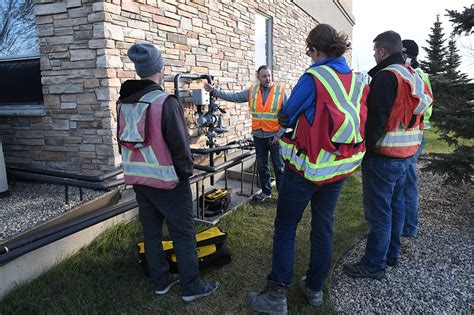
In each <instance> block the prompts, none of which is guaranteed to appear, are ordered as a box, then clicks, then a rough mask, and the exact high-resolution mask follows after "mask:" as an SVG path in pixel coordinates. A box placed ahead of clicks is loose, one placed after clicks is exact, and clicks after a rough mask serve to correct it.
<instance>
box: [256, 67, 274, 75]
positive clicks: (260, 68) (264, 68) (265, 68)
mask: <svg viewBox="0 0 474 315" xmlns="http://www.w3.org/2000/svg"><path fill="white" fill-rule="evenodd" d="M260 70H270V71H271V69H270V68H269V67H268V66H267V65H261V66H260V67H258V69H257V75H258V74H259V73H260Z"/></svg>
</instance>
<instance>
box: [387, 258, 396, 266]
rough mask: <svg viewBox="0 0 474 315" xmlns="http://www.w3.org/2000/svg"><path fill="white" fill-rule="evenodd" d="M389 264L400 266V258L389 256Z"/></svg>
mask: <svg viewBox="0 0 474 315" xmlns="http://www.w3.org/2000/svg"><path fill="white" fill-rule="evenodd" d="M387 266H390V267H396V266H398V258H393V257H387Z"/></svg>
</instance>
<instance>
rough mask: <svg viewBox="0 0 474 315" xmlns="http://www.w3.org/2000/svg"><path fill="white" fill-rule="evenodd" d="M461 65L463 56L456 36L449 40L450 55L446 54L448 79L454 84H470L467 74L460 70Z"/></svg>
mask: <svg viewBox="0 0 474 315" xmlns="http://www.w3.org/2000/svg"><path fill="white" fill-rule="evenodd" d="M460 65H461V56H460V55H459V49H458V47H457V45H456V40H455V39H454V36H452V37H451V38H450V39H449V42H448V53H447V54H446V78H447V79H448V80H450V81H451V83H452V84H463V83H469V79H468V77H467V74H465V73H462V72H461V71H460V70H458V68H459V66H460Z"/></svg>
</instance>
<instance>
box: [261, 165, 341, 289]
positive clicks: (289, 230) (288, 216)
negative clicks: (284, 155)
mask: <svg viewBox="0 0 474 315" xmlns="http://www.w3.org/2000/svg"><path fill="white" fill-rule="evenodd" d="M343 182H344V180H339V181H337V182H334V183H330V184H326V185H315V184H313V183H311V182H309V181H307V180H306V179H305V178H304V177H302V176H301V175H299V174H298V173H296V172H295V171H293V170H292V169H290V168H289V167H286V168H285V172H284V174H283V178H282V182H281V186H280V193H279V195H278V206H277V215H276V218H275V234H274V236H273V260H272V272H271V274H270V275H269V276H268V278H269V279H270V280H272V281H275V282H278V283H282V284H284V285H286V286H289V285H290V284H291V280H292V278H293V271H294V261H295V235H296V229H297V227H298V223H299V222H300V220H301V217H302V215H303V212H304V210H305V208H306V206H307V205H308V202H309V201H311V215H312V218H311V236H310V238H311V257H310V262H309V269H308V271H307V273H306V275H307V278H306V286H307V287H308V288H309V289H311V290H313V291H320V290H321V289H322V287H323V282H324V280H325V279H326V277H327V275H328V272H329V268H330V266H331V259H332V247H333V235H332V232H333V231H332V228H333V212H334V209H335V208H336V203H337V199H338V198H339V193H340V192H341V189H342V185H343Z"/></svg>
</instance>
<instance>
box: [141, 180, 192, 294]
mask: <svg viewBox="0 0 474 315" xmlns="http://www.w3.org/2000/svg"><path fill="white" fill-rule="evenodd" d="M133 190H134V191H135V194H136V200H137V202H138V209H139V217H140V222H141V224H142V226H143V234H144V241H145V255H146V259H147V261H148V268H149V271H150V277H151V279H152V280H153V282H154V283H155V285H156V286H157V287H163V286H164V285H166V284H168V280H169V265H168V261H167V260H166V255H165V253H164V252H163V247H162V244H161V241H162V236H163V234H162V231H163V221H164V220H165V219H166V225H167V226H168V231H169V234H170V237H171V239H172V240H173V245H174V251H175V253H176V259H177V263H178V271H179V278H180V283H181V288H182V293H183V295H186V294H190V293H193V292H195V291H196V289H197V288H198V287H199V286H200V284H201V280H200V277H199V265H198V260H197V252H196V234H195V227H194V218H193V213H192V211H193V205H192V193H191V187H190V185H189V181H188V180H182V181H180V183H179V184H178V186H176V188H174V189H172V190H163V189H157V188H152V187H148V186H142V185H134V186H133Z"/></svg>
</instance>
